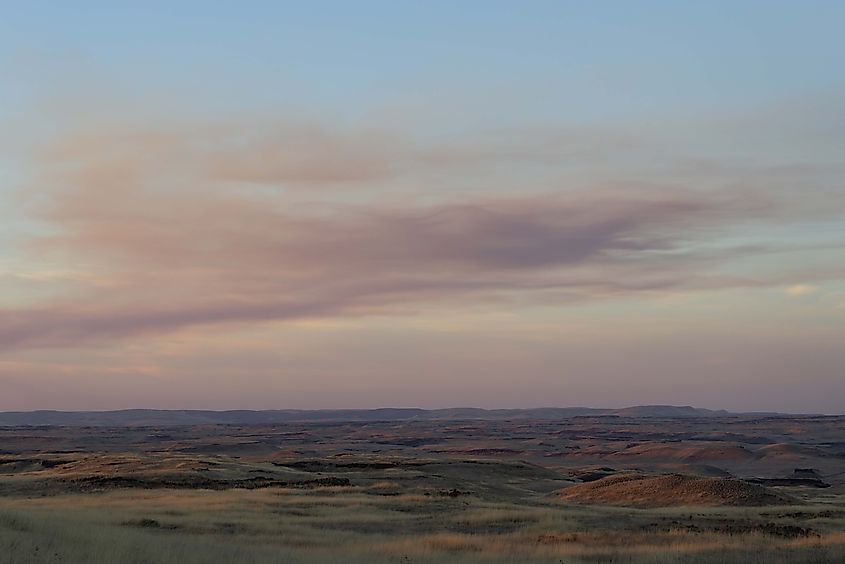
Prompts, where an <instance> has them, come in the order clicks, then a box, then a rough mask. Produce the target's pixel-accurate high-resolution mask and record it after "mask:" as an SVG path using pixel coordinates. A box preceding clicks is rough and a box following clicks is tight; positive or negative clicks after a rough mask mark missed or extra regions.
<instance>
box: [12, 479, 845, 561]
mask: <svg viewBox="0 0 845 564" xmlns="http://www.w3.org/2000/svg"><path fill="white" fill-rule="evenodd" d="M2 505H3V507H2V509H0V555H2V556H0V564H5V563H8V564H25V563H41V562H45V563H46V562H50V563H52V562H65V563H83V562H92V563H113V562H122V563H139V564H141V563H153V562H156V563H158V562H160V563H173V564H176V563H208V562H243V563H253V562H254V563H265V562H266V563H271V562H272V563H277V562H443V561H449V562H479V561H483V562H573V563H579V562H615V563H618V562H630V563H664V562H665V563H672V562H685V563H690V562H693V563H694V562H737V563H738V562H749V563H751V562H755V563H761V564H762V563H767V562H790V563H791V562H794V563H796V564H797V563H799V562H801V563H804V562H818V563H822V562H845V533H843V532H842V531H843V530H845V517H843V516H842V513H841V512H840V513H837V514H834V513H832V512H831V511H830V509H824V508H820V507H812V506H810V507H798V508H796V507H795V506H791V507H783V508H778V507H766V508H706V509H703V508H671V509H668V508H664V509H650V510H636V509H630V508H605V507H585V506H563V507H559V506H554V505H547V504H541V503H523V504H519V503H501V502H499V503H493V502H488V501H484V500H482V499H478V498H474V497H465V498H464V497H457V498H452V497H449V496H442V497H435V496H425V495H379V494H374V493H372V492H371V491H369V492H367V491H360V490H359V489H358V488H326V489H321V490H307V491H304V490H288V489H272V488H271V489H260V490H228V491H203V490H192V491H178V490H175V491H174V490H145V491H136V490H124V491H113V492H106V493H98V494H73V495H59V496H50V497H45V498H41V499H17V500H15V499H7V500H4V502H3V504H2ZM773 515H782V516H781V517H773ZM797 523H800V525H798V524H797ZM808 523H812V525H813V532H812V533H811V534H804V533H803V532H802V531H801V530H800V529H801V528H802V527H804V526H805V525H806V524H808ZM775 524H776V525H777V526H779V527H781V528H780V529H778V528H776V527H774V525H775ZM740 525H741V526H740Z"/></svg>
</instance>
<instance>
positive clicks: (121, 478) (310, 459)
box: [0, 418, 845, 564]
mask: <svg viewBox="0 0 845 564" xmlns="http://www.w3.org/2000/svg"><path fill="white" fill-rule="evenodd" d="M800 423H801V426H802V428H803V429H804V430H803V431H802V432H801V433H800V434H799V433H795V434H794V435H791V433H792V432H791V431H790V430H789V429H790V428H792V429H794V428H795V426H796V421H794V420H777V419H772V420H765V421H756V420H755V421H747V420H734V419H725V420H712V419H707V420H697V421H695V420H685V421H671V422H668V424H667V421H663V422H660V421H654V420H651V419H630V420H628V421H627V422H626V425H624V426H620V425H619V421H618V420H616V419H615V418H614V419H608V420H606V421H603V420H602V418H588V419H581V418H573V419H572V420H568V421H560V422H554V423H552V422H548V421H543V422H537V423H536V424H535V425H533V426H532V425H530V424H528V425H527V424H526V423H525V422H524V421H519V422H506V421H505V422H503V421H497V422H489V421H487V422H485V421H460V422H447V423H444V422H437V423H434V422H419V423H409V422H402V423H401V424H400V423H396V422H368V423H357V424H351V423H348V422H347V423H338V422H335V423H326V422H320V423H317V422H308V423H286V424H285V425H278V426H267V425H241V426H226V425H213V426H177V427H168V428H152V427H138V428H136V427H108V428H92V427H85V428H81V427H38V428H36V427H6V428H0V439H2V443H0V445H2V446H0V448H2V449H3V453H2V454H0V564H6V563H8V564H28V563H42V562H44V563H58V562H62V563H113V562H121V563H123V562H126V563H138V564H142V563H159V562H161V563H174V564H175V563H189V564H190V563H207V562H209V563H210V562H233V563H279V562H303V563H311V562H352V563H355V562H362V563H363V562H377V563H378V562H421V563H427V562H431V563H433V562H458V563H460V562H491V563H499V562H550V563H574V564H577V563H601V562H607V563H610V562H613V563H620V562H621V563H631V564H640V563H642V564H646V563H654V564H659V563H674V562H684V563H693V564H695V563H705V562H723V563H761V564H762V563H764V562H765V563H778V562H783V563H799V562H801V563H804V562H816V563H826V562H843V561H845V487H843V486H844V484H843V478H844V477H845V476H843V470H845V464H843V462H845V457H843V455H842V454H843V453H842V451H841V450H840V449H841V448H842V445H843V444H845V443H843V442H842V441H840V440H837V439H838V438H839V437H840V435H839V434H838V432H839V431H841V425H842V421H840V420H839V419H836V420H832V421H831V420H825V421H821V422H819V421H816V422H813V421H810V420H802V421H801V422H800ZM814 427H817V429H815V432H814ZM532 428H533V430H532ZM808 428H809V431H810V432H807V429H808ZM728 430H729V431H730V434H729V435H728V434H727V431H728ZM718 433H725V438H723V439H722V440H721V441H719V440H718V439H717V438H716V435H717V434H718ZM673 434H674V437H672V435H673ZM621 440H625V441H626V442H627V443H628V444H630V443H637V444H638V445H640V446H642V447H643V448H639V449H638V451H639V452H641V453H643V455H642V456H641V457H637V456H636V455H634V454H633V453H632V451H633V452H637V450H634V446H636V445H631V446H629V447H628V448H627V452H628V453H629V454H627V455H626V456H625V457H624V460H621V461H620V457H618V456H613V453H614V452H620V451H621V452H626V449H619V448H618V446H617V445H618V443H619V442H620V441H621ZM689 443H693V445H692V446H690V444H689ZM694 443H708V445H710V444H711V443H716V444H718V443H721V444H722V447H721V448H714V447H713V446H712V445H711V446H708V448H702V446H701V445H698V446H696V445H695V444H694ZM784 444H786V445H788V446H790V448H785V447H783V446H777V447H776V448H775V447H772V446H771V445H784ZM649 445H651V446H652V447H653V448H645V447H647V446H649ZM574 447H577V448H574ZM693 448H694V451H695V454H696V456H695V457H694V460H693V461H692V462H689V461H686V459H685V458H684V457H686V456H687V455H688V454H689V452H690V449H693ZM739 448H741V449H743V451H747V452H748V453H749V454H748V455H747V456H746V455H743V456H742V457H736V456H724V453H725V452H734V451H735V450H736V449H739ZM469 451H473V452H475V454H468V452H469ZM480 451H483V453H484V454H479V452H480ZM585 451H586V452H585ZM567 452H570V453H572V454H573V455H572V456H570V455H567V454H566V453H567ZM782 452H786V453H788V454H789V456H787V457H782V456H773V453H774V454H777V453H782ZM491 453H495V454H491ZM515 453H516V454H515ZM550 453H551V455H549V454H550ZM587 453H591V454H587ZM678 453H680V457H679V456H678ZM796 456H799V458H797V459H796V458H795V457H796ZM611 461H612V462H611ZM799 465H800V466H799ZM638 475H642V479H637V480H632V479H630V477H631V476H638ZM714 476H718V477H714ZM639 482H642V483H644V484H647V485H649V487H654V484H658V485H659V486H660V489H659V492H660V496H662V497H659V498H658V497H657V496H656V494H655V497H654V499H653V500H651V501H652V503H647V504H643V503H639V501H642V499H640V498H631V499H636V501H637V502H631V503H628V502H626V499H628V498H625V497H623V498H622V499H621V502H619V501H618V500H617V502H614V503H609V502H608V498H607V496H608V494H607V490H608V487H610V488H612V487H614V485H615V484H617V483H618V484H622V485H624V487H625V488H630V487H632V484H634V485H635V484H637V483H639ZM702 484H704V485H703V486H702ZM713 484H716V485H719V487H720V489H719V490H718V493H719V495H718V496H714V495H711V494H712V492H711V489H712V488H711V486H712V485H713ZM724 484H728V485H729V486H730V487H722V485H724ZM693 486H694V487H693ZM673 489H680V490H682V491H683V496H681V497H679V498H677V499H675V498H673V496H672V495H670V494H671V493H672V491H673ZM579 491H586V492H593V491H599V492H602V493H601V495H599V496H593V497H590V496H587V497H582V498H579V496H578V495H575V494H577V493H578V492H579ZM700 492H704V493H705V494H707V496H709V497H706V498H701V501H698V500H699V498H697V497H695V496H694V495H693V494H695V495H699V493H700ZM733 492H739V493H738V494H737V495H736V496H735V497H731V496H732V495H733ZM748 492H753V493H754V495H753V496H749V495H748ZM611 493H612V492H611ZM623 493H624V495H626V496H629V497H630V496H631V493H630V491H629V490H624V491H623ZM740 494H741V495H740ZM580 495H581V496H583V494H580ZM642 495H648V492H646V494H643V492H641V491H639V492H637V496H642ZM691 496H692V497H691Z"/></svg>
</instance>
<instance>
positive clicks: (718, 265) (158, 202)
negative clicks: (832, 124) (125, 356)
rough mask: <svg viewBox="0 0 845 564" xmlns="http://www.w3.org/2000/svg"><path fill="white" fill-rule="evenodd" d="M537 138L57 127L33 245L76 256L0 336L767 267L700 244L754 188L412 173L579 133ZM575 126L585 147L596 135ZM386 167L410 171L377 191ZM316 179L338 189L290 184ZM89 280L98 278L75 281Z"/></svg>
mask: <svg viewBox="0 0 845 564" xmlns="http://www.w3.org/2000/svg"><path fill="white" fill-rule="evenodd" d="M540 139H541V140H542V142H541V141H536V140H535V141H534V142H529V141H528V138H526V137H525V135H524V132H523V135H522V136H518V138H517V141H514V142H509V141H508V140H507V139H500V140H499V141H497V142H496V143H495V144H493V146H488V147H486V148H485V145H484V144H483V143H473V146H475V147H480V149H477V150H476V151H472V152H469V153H467V152H466V151H464V150H462V149H461V147H460V144H459V143H457V144H456V143H455V142H449V143H443V144H431V143H429V144H425V143H420V142H418V141H415V140H413V139H411V138H409V137H408V136H402V135H399V134H398V133H397V132H395V131H388V130H384V129H378V128H366V127H364V128H357V129H348V130H332V129H331V128H327V127H319V126H306V125H302V124H295V125H291V124H285V123H282V122H274V121H272V120H268V121H267V123H264V124H259V123H256V122H254V121H249V120H247V121H237V120H229V121H223V120H221V121H219V122H208V123H191V124H184V123H183V124H180V123H169V124H167V125H162V126H159V127H156V126H155V124H144V125H143V126H135V127H132V126H125V125H124V126H118V125H112V126H106V127H99V128H95V129H92V130H90V131H88V132H83V133H78V132H75V133H67V134H63V135H61V136H59V138H58V139H57V140H56V141H54V142H52V143H51V145H50V147H49V148H48V149H47V150H45V151H44V152H43V154H42V157H41V160H40V161H39V175H38V176H37V177H36V178H35V179H34V180H33V184H32V190H31V191H30V196H32V195H34V196H35V198H33V201H32V202H31V206H32V209H33V213H34V216H33V217H34V218H35V219H37V221H39V222H40V223H41V224H42V226H43V228H44V229H43V231H44V233H43V234H41V235H39V236H37V237H36V238H35V239H34V240H33V241H32V242H31V247H30V248H31V250H32V252H33V253H35V254H36V255H37V256H42V257H47V258H50V260H51V261H53V262H59V263H67V264H70V265H76V264H84V265H86V267H85V269H84V270H85V276H83V277H80V279H79V280H78V281H77V282H76V284H75V285H74V287H73V288H72V290H71V289H69V291H68V292H67V293H66V294H65V295H58V296H56V297H55V298H53V299H51V300H49V301H42V302H41V303H36V304H35V305H32V306H28V307H23V308H14V309H6V310H0V341H2V343H3V344H2V345H0V346H2V347H4V348H7V349H9V348H13V347H15V348H26V347H44V346H48V347H51V346H74V345H76V344H80V343H90V342H99V341H102V340H109V339H115V338H118V339H119V338H126V337H133V336H140V335H155V334H159V333H166V332H172V331H179V330H183V329H185V328H190V327H195V326H201V325H214V324H232V323H244V322H259V321H284V320H291V319H303V318H331V317H348V316H362V315H372V314H379V315H384V314H399V313H408V312H410V311H415V310H418V309H420V308H437V307H472V306H476V305H480V304H494V303H495V304H502V303H509V304H516V303H522V302H529V303H553V304H558V303H567V302H583V301H590V300H597V299H606V298H609V297H631V296H637V295H654V294H662V293H667V292H675V291H689V290H694V289H714V288H725V287H737V286H758V285H763V284H766V283H775V282H777V281H765V280H761V279H759V278H755V277H753V276H748V275H744V274H741V273H735V272H731V271H730V269H727V268H724V266H725V264H727V263H729V262H730V261H731V260H733V259H735V258H736V257H737V256H741V255H742V254H743V253H756V252H760V251H761V249H760V247H759V246H758V247H753V246H745V247H743V246H734V247H728V248H726V249H722V250H721V251H720V252H718V253H714V252H713V250H712V249H710V248H708V247H707V245H705V244H704V243H707V242H708V241H709V240H710V239H711V238H712V237H713V236H714V234H718V233H721V232H724V231H726V230H727V231H729V230H731V229H736V228H738V227H741V226H742V225H744V224H746V223H747V222H749V221H766V220H767V218H769V217H770V216H772V214H777V213H782V210H779V208H778V202H776V201H768V200H767V199H766V198H761V197H760V195H759V193H757V192H755V191H748V192H742V191H740V192H737V191H734V192H733V193H727V192H723V191H713V190H709V191H701V190H696V189H694V187H690V188H680V187H672V188H667V187H666V186H661V185H659V184H652V183H649V182H642V181H640V182H637V183H632V184H631V185H630V186H627V187H624V186H619V187H614V188H606V187H601V186H598V187H596V186H589V185H587V186H579V185H573V186H565V187H560V186H558V187H557V189H554V190H551V189H550V187H549V185H548V183H547V182H546V181H543V180H542V179H538V178H537V177H536V175H534V174H532V173H530V172H529V173H527V174H525V175H524V177H523V178H521V180H520V182H521V185H520V186H518V187H514V186H504V187H501V189H500V190H495V189H492V188H494V187H491V190H490V191H489V194H479V193H477V192H475V191H469V192H465V193H464V192H462V191H461V190H460V186H459V185H456V186H455V189H454V190H443V189H439V190H437V191H428V190H426V189H425V188H421V187H419V185H420V183H421V182H422V181H423V180H425V179H429V178H431V177H432V176H436V173H437V172H438V171H440V170H441V167H447V170H452V168H451V167H454V166H456V165H458V166H465V167H468V169H469V170H477V169H478V167H482V168H483V167H485V166H487V165H488V164H490V163H494V162H499V163H500V164H501V161H502V160H503V159H504V161H503V162H505V163H507V162H512V163H513V165H514V167H518V166H525V165H526V164H530V163H533V162H538V161H542V162H552V161H553V160H554V158H553V157H554V154H555V151H562V152H563V153H564V154H566V155H570V156H571V155H572V152H573V151H574V150H575V147H577V146H578V144H577V142H576V141H577V139H574V138H571V137H567V136H565V135H562V134H561V135H559V136H557V137H555V136H551V135H549V134H548V132H546V133H543V134H542V135H541V136H540ZM584 139H585V143H584V146H585V147H587V149H585V153H584V155H585V158H587V157H586V155H588V154H589V153H591V152H592V150H593V149H591V147H595V146H597V145H600V143H597V140H596V137H595V135H593V134H584ZM549 140H554V143H552V145H551V146H550V145H549V144H548V143H546V142H547V141H549ZM611 146H613V144H611ZM622 146H627V142H626V143H623V145H622ZM508 147H510V148H508ZM517 147H519V149H518V150H517ZM555 147H556V148H555ZM434 156H436V157H434ZM529 168H530V167H529ZM400 176H406V177H409V178H413V179H414V180H415V182H416V183H417V187H416V188H412V189H404V190H402V191H400V192H397V193H396V195H395V196H397V197H385V192H384V191H385V190H387V191H388V192H390V191H391V190H394V187H395V186H397V185H398V186H401V185H402V184H401V182H400V183H398V184H396V181H397V179H398V178H399V177H400ZM388 180H390V182H387V181H388ZM507 181H508V182H512V181H513V179H512V178H508V179H507ZM327 185H333V186H335V187H336V188H338V189H337V190H329V191H325V190H319V191H313V190H304V191H303V190H298V189H294V190H290V189H289V188H299V187H311V188H313V187H317V186H320V187H323V186H327ZM495 193H502V194H505V195H501V196H495V195H493V194H495ZM400 195H401V197H399V196H400ZM86 277H87V278H88V279H91V280H96V284H95V285H94V284H92V285H90V286H89V287H87V288H86V286H85V283H84V280H85V279H86Z"/></svg>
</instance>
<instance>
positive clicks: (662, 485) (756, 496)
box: [554, 473, 795, 507]
mask: <svg viewBox="0 0 845 564" xmlns="http://www.w3.org/2000/svg"><path fill="white" fill-rule="evenodd" d="M554 495H555V497H556V498H557V499H558V500H559V501H563V502H570V503H583V504H591V505H619V506H633V507H671V506H686V505H690V506H696V505H730V506H759V505H783V504H790V503H794V502H795V500H794V499H793V498H791V497H789V496H786V495H784V494H781V493H779V492H776V491H774V490H772V489H771V488H768V487H766V486H763V485H759V484H751V483H748V482H746V481H744V480H737V479H733V478H700V477H696V476H687V475H682V474H669V475H664V476H646V475H642V474H635V473H627V474H617V475H614V476H608V477H606V478H601V479H599V480H595V481H592V482H586V483H583V484H578V485H575V486H571V487H568V488H565V489H562V490H558V491H557V492H555V494H554Z"/></svg>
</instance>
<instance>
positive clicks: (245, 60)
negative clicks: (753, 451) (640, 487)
mask: <svg viewBox="0 0 845 564" xmlns="http://www.w3.org/2000/svg"><path fill="white" fill-rule="evenodd" d="M5 12H6V17H4V18H3V19H2V21H0V76H1V77H2V78H0V163H2V169H0V170H2V172H0V220H2V226H0V337H2V338H3V341H4V342H5V343H6V344H5V345H4V347H3V348H2V349H0V384H2V385H3V386H4V390H6V391H7V392H6V393H4V396H3V398H0V409H29V408H33V409H34V408H73V409H83V408H114V407H209V408H229V407H232V408H235V407H245V408H249V407H256V408H258V407H372V406H378V405H424V406H429V407H433V406H445V405H452V404H455V403H458V404H462V405H481V406H488V407H492V406H534V405H544V404H546V405H547V404H554V405H574V404H581V405H598V406H622V405H629V404H635V403H682V404H696V405H701V406H702V407H714V408H728V409H763V410H770V409H780V410H786V411H827V412H832V411H841V405H840V402H839V401H838V399H833V398H838V397H841V395H842V394H845V378H842V375H841V366H842V365H843V362H845V357H843V356H842V355H843V353H842V351H841V350H840V349H841V347H840V346H839V345H838V343H839V342H841V339H842V337H843V333H844V332H845V321H843V314H845V284H844V283H843V280H845V271H843V267H842V266H841V265H842V264H845V252H843V249H845V240H843V237H842V232H843V227H845V224H843V217H845V188H843V186H842V178H843V173H844V172H845V170H843V168H845V164H843V161H842V157H841V155H842V154H845V104H843V102H842V100H843V99H845V98H843V93H845V72H843V71H842V69H841V67H842V65H841V62H842V58H843V55H845V45H843V43H845V42H843V40H842V39H841V33H840V30H839V27H840V24H841V22H842V21H843V18H845V5H843V3H841V2H832V1H831V2H797V1H794V2H774V1H768V2H752V1H742V2H624V3H623V2H539V1H536V2H525V3H517V2H480V1H465V2H355V3H352V2H309V3H302V2H187V1H185V2H147V3H129V2H73V3H69V2H27V3H23V4H10V5H9V6H8V7H7V9H6V10H5ZM607 351H622V354H623V355H624V356H625V358H627V359H629V360H630V362H621V361H619V362H617V361H615V360H613V359H612V358H611V357H612V356H613V355H610V356H608V353H607ZM244 382H247V383H248V384H249V385H248V386H243V385H242V384H243V383H244ZM198 387H201V388H202V389H203V390H204V392H203V394H200V395H197V394H196V393H195V390H196V389H197V388H198ZM326 388H329V389H332V390H334V392H333V393H332V394H325V393H323V391H324V390H325V389H326ZM808 388H809V389H810V390H812V391H811V392H807V391H806V390H807V389H808ZM479 390H481V391H479ZM761 390H765V391H764V392H761Z"/></svg>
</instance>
